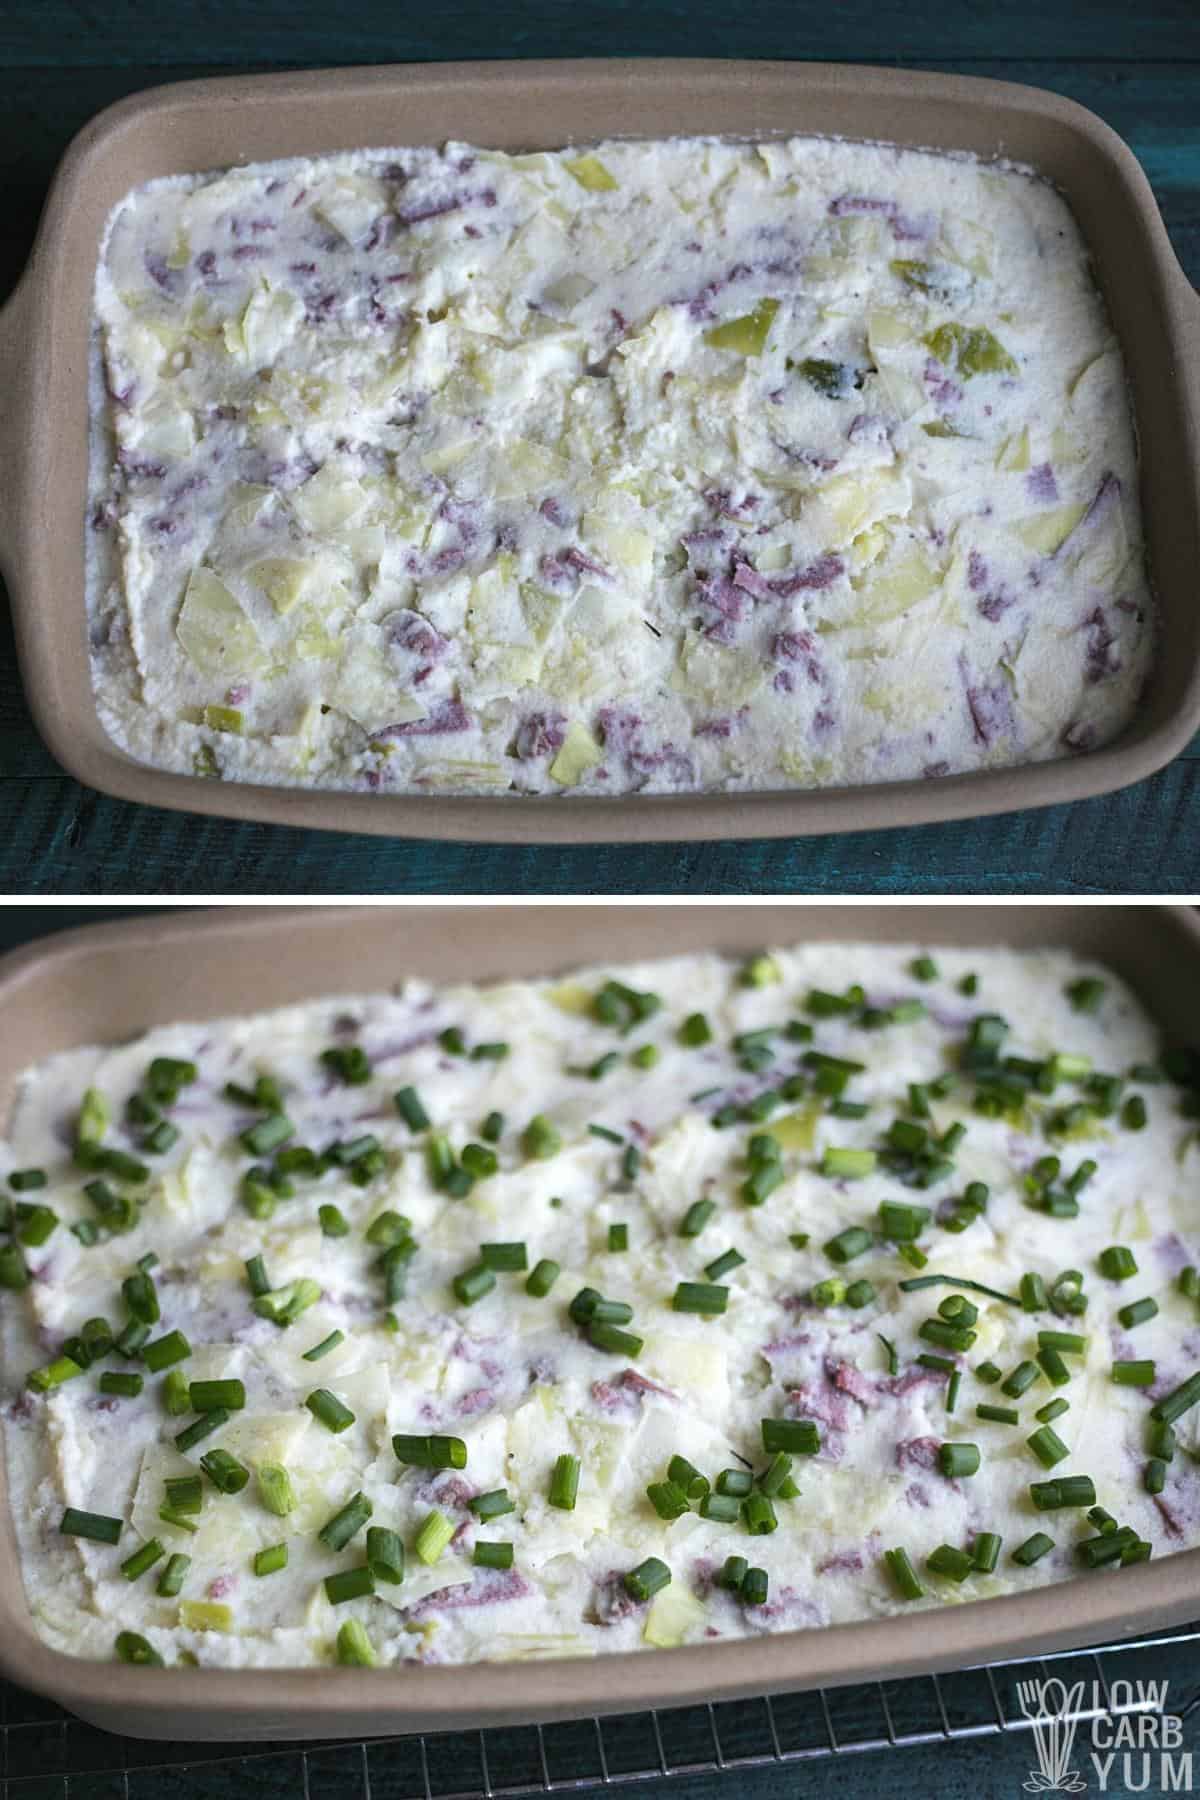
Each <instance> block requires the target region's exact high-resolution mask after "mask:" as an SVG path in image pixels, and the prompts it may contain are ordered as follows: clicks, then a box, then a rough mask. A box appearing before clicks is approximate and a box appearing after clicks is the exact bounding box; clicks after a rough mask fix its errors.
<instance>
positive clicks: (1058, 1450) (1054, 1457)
mask: <svg viewBox="0 0 1200 1800" xmlns="http://www.w3.org/2000/svg"><path fill="white" fill-rule="evenodd" d="M1025 1441H1026V1443H1027V1444H1028V1445H1029V1448H1030V1449H1031V1450H1032V1451H1033V1454H1034V1455H1035V1456H1036V1457H1037V1459H1038V1461H1039V1462H1040V1463H1041V1465H1042V1467H1043V1468H1044V1469H1052V1468H1053V1467H1054V1465H1055V1463H1060V1462H1062V1460H1063V1458H1064V1457H1065V1456H1069V1455H1070V1454H1071V1453H1070V1451H1069V1450H1068V1449H1067V1446H1066V1445H1065V1444H1064V1443H1063V1441H1062V1439H1061V1438H1060V1437H1059V1435H1058V1433H1057V1432H1056V1431H1053V1430H1051V1428H1050V1426H1049V1425H1041V1426H1039V1427H1038V1429H1037V1430H1036V1431H1035V1432H1034V1433H1033V1436H1032V1437H1029V1438H1026V1440H1025Z"/></svg>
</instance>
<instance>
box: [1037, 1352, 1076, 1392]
mask: <svg viewBox="0 0 1200 1800" xmlns="http://www.w3.org/2000/svg"><path fill="white" fill-rule="evenodd" d="M1037 1360H1038V1367H1039V1368H1040V1369H1041V1371H1042V1374H1043V1375H1044V1376H1045V1377H1046V1379H1047V1381H1049V1382H1052V1383H1053V1385H1054V1386H1055V1387H1066V1385H1067V1383H1068V1382H1069V1381H1070V1379H1071V1371H1070V1369H1068V1367H1067V1365H1066V1363H1065V1362H1064V1361H1063V1358H1062V1354H1061V1352H1060V1351H1058V1350H1053V1349H1051V1348H1049V1347H1048V1346H1047V1348H1046V1349H1044V1350H1039V1351H1038V1353H1037Z"/></svg>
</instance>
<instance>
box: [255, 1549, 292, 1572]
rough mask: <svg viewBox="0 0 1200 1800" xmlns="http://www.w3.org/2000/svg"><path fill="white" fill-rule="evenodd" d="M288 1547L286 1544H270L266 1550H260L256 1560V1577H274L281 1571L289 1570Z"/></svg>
mask: <svg viewBox="0 0 1200 1800" xmlns="http://www.w3.org/2000/svg"><path fill="white" fill-rule="evenodd" d="M287 1560H288V1547H287V1545H286V1544H268V1545H267V1547H266V1549H264V1550H259V1551H258V1552H257V1553H256V1555H255V1558H254V1565H253V1566H254V1573H255V1574H256V1575H274V1574H275V1573H276V1571H277V1570H279V1569H286V1568H287Z"/></svg>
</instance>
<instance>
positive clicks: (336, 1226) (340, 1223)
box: [317, 1201, 350, 1238]
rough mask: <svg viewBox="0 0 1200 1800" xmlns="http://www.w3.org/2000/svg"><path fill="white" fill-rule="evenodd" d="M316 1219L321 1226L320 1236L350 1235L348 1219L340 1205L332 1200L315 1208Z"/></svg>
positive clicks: (338, 1236) (336, 1236) (339, 1236)
mask: <svg viewBox="0 0 1200 1800" xmlns="http://www.w3.org/2000/svg"><path fill="white" fill-rule="evenodd" d="M317 1219H318V1221H319V1222H320V1226H321V1235H322V1237H329V1238H342V1237H349V1235H350V1221H349V1220H348V1219H347V1217H346V1215H345V1213H344V1212H343V1211H342V1210H341V1208H340V1207H338V1206H334V1205H333V1203H332V1201H326V1203H325V1205H324V1206H319V1207H318V1208H317Z"/></svg>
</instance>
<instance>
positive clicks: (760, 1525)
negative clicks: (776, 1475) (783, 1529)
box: [742, 1494, 779, 1537]
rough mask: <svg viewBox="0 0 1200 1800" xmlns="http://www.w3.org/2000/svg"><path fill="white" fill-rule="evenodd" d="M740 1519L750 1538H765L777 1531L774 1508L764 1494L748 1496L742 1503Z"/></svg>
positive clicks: (777, 1523)
mask: <svg viewBox="0 0 1200 1800" xmlns="http://www.w3.org/2000/svg"><path fill="white" fill-rule="evenodd" d="M742 1518H743V1520H744V1521H745V1525H746V1530H747V1531H748V1532H749V1533H750V1536H751V1537H767V1536H769V1534H770V1533H771V1532H772V1531H775V1530H777V1529H778V1526H779V1520H778V1518H777V1517H776V1515H775V1508H774V1506H773V1505H772V1504H771V1501H770V1499H769V1498H768V1496H767V1495H766V1494H749V1495H747V1497H746V1499H745V1500H743V1501H742Z"/></svg>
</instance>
